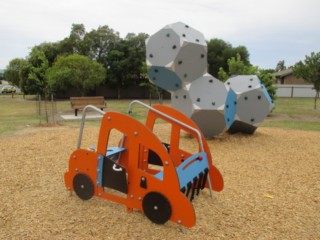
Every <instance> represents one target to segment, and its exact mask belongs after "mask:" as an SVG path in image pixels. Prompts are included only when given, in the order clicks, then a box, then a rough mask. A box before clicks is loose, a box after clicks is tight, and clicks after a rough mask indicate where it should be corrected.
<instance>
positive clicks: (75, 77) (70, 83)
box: [46, 54, 106, 96]
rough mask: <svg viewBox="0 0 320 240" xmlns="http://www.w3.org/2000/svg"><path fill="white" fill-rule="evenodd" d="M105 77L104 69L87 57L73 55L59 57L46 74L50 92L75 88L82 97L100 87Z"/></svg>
mask: <svg viewBox="0 0 320 240" xmlns="http://www.w3.org/2000/svg"><path fill="white" fill-rule="evenodd" d="M105 75H106V70H105V68H104V67H103V66H102V65H101V64H100V63H98V62H96V61H92V60H91V59H90V58H89V57H86V56H82V55H78V54H73V55H69V56H60V57H58V59H57V61H56V62H55V63H54V65H53V66H52V68H50V69H49V70H48V72H47V75H46V77H47V79H48V84H49V87H50V89H51V91H52V92H56V91H62V92H63V91H67V90H68V89H70V88H71V87H74V88H76V89H77V90H78V91H79V92H80V93H81V95H82V96H85V94H86V93H87V92H88V91H90V90H93V89H94V88H95V87H97V86H98V85H100V84H101V83H102V82H103V80H104V78H105Z"/></svg>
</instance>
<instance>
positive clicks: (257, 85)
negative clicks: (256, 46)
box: [225, 75, 274, 133]
mask: <svg viewBox="0 0 320 240" xmlns="http://www.w3.org/2000/svg"><path fill="white" fill-rule="evenodd" d="M225 84H226V85H227V86H229V87H230V89H231V91H230V92H229V94H228V96H227V100H226V108H225V117H226V122H227V126H228V127H229V131H230V132H232V133H235V132H244V133H253V132H254V131H255V130H256V128H257V127H258V126H259V125H260V124H261V123H262V122H263V120H264V119H265V118H266V117H267V116H268V114H269V112H270V111H271V110H272V108H273V107H274V104H273V102H272V101H271V98H270V96H269V94H268V93H267V91H266V90H265V87H264V85H263V84H261V82H260V80H259V79H258V77H257V76H253V75H242V76H236V77H233V78H230V79H228V80H227V81H226V83H225ZM230 119H232V120H230Z"/></svg>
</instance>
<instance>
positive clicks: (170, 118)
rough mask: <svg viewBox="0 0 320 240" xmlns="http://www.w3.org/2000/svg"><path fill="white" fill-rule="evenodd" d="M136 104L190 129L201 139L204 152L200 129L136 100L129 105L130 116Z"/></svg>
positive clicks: (201, 147)
mask: <svg viewBox="0 0 320 240" xmlns="http://www.w3.org/2000/svg"><path fill="white" fill-rule="evenodd" d="M135 103H137V104H140V105H141V106H143V107H146V108H148V109H149V110H150V111H153V112H155V113H157V114H159V115H161V116H163V117H165V118H167V119H169V120H171V121H173V122H175V123H177V124H179V125H181V126H183V127H185V128H188V129H189V130H191V131H193V132H194V133H196V134H197V136H198V139H199V145H200V149H201V152H204V147H203V142H202V137H201V133H200V131H199V130H198V129H195V128H193V127H190V126H189V125H187V124H185V123H183V122H181V121H179V120H177V119H175V118H173V117H171V116H169V115H167V114H165V113H163V112H161V111H159V110H157V109H155V108H153V107H150V106H149V105H147V104H145V103H143V102H141V101H139V100H134V101H132V102H131V103H130V104H129V109H128V114H130V113H132V111H131V108H132V105H133V104H135Z"/></svg>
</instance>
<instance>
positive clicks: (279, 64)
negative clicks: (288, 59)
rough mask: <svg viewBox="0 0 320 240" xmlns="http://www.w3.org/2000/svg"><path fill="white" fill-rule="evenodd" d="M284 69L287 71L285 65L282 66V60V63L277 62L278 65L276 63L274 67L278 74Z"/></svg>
mask: <svg viewBox="0 0 320 240" xmlns="http://www.w3.org/2000/svg"><path fill="white" fill-rule="evenodd" d="M285 69H287V67H286V65H285V64H284V60H282V61H279V62H278V63H277V66H276V69H275V70H276V72H279V71H282V70H285Z"/></svg>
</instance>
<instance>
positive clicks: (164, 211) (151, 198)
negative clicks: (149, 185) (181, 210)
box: [142, 192, 171, 224]
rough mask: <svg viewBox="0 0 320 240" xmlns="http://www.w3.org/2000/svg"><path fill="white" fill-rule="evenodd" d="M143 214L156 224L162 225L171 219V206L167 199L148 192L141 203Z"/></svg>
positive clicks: (156, 193)
mask: <svg viewBox="0 0 320 240" xmlns="http://www.w3.org/2000/svg"><path fill="white" fill-rule="evenodd" d="M142 208H143V211H144V214H145V215H146V216H147V218H149V220H150V221H151V222H153V223H156V224H164V223H166V222H167V221H168V220H169V219H170V217H171V205H170V202H169V201H168V199H167V198H166V197H165V196H163V195H162V194H161V193H158V192H150V193H148V194H146V195H145V197H144V198H143V201H142Z"/></svg>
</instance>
